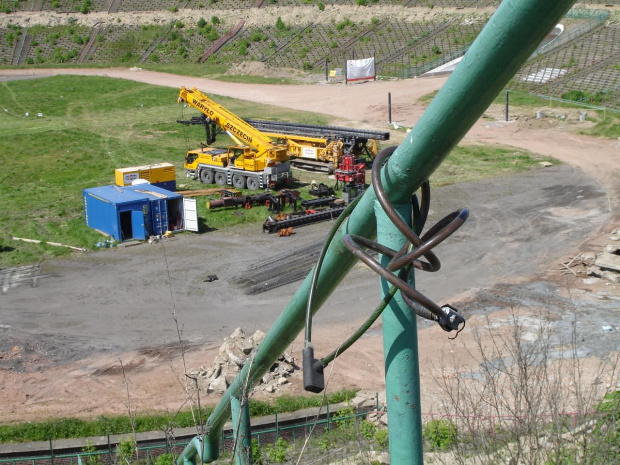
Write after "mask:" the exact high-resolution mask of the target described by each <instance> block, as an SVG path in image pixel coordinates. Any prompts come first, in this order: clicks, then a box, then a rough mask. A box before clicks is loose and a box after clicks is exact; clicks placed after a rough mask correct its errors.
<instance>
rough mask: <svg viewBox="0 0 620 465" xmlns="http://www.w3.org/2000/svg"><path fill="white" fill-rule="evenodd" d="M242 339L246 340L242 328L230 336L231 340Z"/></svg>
mask: <svg viewBox="0 0 620 465" xmlns="http://www.w3.org/2000/svg"><path fill="white" fill-rule="evenodd" d="M240 338H245V333H244V332H243V330H242V329H241V328H237V329H235V330H234V331H233V333H232V334H231V335H230V339H240Z"/></svg>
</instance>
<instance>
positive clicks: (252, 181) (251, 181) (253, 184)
mask: <svg viewBox="0 0 620 465" xmlns="http://www.w3.org/2000/svg"><path fill="white" fill-rule="evenodd" d="M247 183H248V189H250V190H251V191H257V190H258V179H256V178H250V177H248V180H247Z"/></svg>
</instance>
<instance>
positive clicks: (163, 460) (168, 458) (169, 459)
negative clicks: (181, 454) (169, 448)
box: [155, 452, 174, 465]
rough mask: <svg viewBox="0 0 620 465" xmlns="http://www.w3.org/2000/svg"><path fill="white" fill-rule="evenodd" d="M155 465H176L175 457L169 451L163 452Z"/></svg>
mask: <svg viewBox="0 0 620 465" xmlns="http://www.w3.org/2000/svg"><path fill="white" fill-rule="evenodd" d="M155 465H174V457H173V456H172V454H171V453H169V452H166V453H165V454H161V455H160V456H159V457H157V459H156V460H155Z"/></svg>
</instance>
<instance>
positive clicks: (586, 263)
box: [559, 230, 620, 284]
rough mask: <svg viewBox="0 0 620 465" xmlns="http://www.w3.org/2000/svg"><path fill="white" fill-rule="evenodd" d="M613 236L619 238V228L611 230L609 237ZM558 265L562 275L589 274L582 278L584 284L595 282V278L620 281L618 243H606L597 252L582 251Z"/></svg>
mask: <svg viewBox="0 0 620 465" xmlns="http://www.w3.org/2000/svg"><path fill="white" fill-rule="evenodd" d="M614 238H618V239H620V230H616V231H613V232H612V236H611V237H610V238H609V239H610V240H611V239H614ZM560 266H561V268H560V270H559V271H561V274H562V275H567V274H569V273H570V274H572V275H574V276H576V277H578V276H584V275H585V276H590V278H585V279H584V284H596V283H597V282H598V281H597V280H596V279H595V278H597V279H601V280H606V281H609V282H612V283H620V245H617V244H613V243H612V244H607V245H605V246H604V247H603V250H602V251H601V252H598V253H596V252H592V251H590V252H584V253H582V254H580V255H577V256H575V257H573V258H571V259H570V260H569V261H568V262H564V263H561V265H560Z"/></svg>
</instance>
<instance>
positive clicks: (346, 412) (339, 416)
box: [333, 406, 355, 430]
mask: <svg viewBox="0 0 620 465" xmlns="http://www.w3.org/2000/svg"><path fill="white" fill-rule="evenodd" d="M353 415H355V409H354V408H353V406H349V407H347V408H344V409H342V410H339V411H338V413H336V414H335V415H334V417H333V419H334V421H335V422H336V424H337V425H338V428H340V429H343V430H346V429H349V428H350V427H351V426H353V424H354V423H355V417H353Z"/></svg>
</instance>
